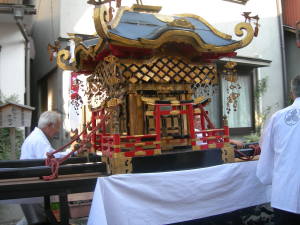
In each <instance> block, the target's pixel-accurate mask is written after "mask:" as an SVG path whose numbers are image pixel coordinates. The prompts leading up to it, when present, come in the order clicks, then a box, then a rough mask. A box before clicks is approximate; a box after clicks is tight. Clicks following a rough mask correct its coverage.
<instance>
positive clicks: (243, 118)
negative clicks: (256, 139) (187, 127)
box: [206, 65, 255, 135]
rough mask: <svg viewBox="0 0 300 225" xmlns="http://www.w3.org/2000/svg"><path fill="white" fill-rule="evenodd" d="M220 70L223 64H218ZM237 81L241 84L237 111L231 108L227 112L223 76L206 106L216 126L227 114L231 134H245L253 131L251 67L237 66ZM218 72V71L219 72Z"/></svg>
mask: <svg viewBox="0 0 300 225" xmlns="http://www.w3.org/2000/svg"><path fill="white" fill-rule="evenodd" d="M218 67H219V68H220V70H222V68H223V65H218ZM237 71H238V83H239V84H240V86H241V89H240V90H239V94H240V96H239V98H238V104H237V111H234V110H233V107H232V106H231V111H230V113H229V114H227V111H226V103H227V96H228V94H227V86H228V83H227V81H225V80H224V79H223V78H221V79H220V84H219V90H218V93H216V94H215V95H214V96H212V97H211V98H212V101H211V103H210V104H209V105H208V106H207V107H206V110H207V111H208V113H209V118H210V119H211V121H212V122H213V124H214V125H215V126H216V127H221V126H222V118H223V116H224V115H226V116H227V119H228V124H229V127H230V134H231V135H246V134H250V133H251V132H253V131H254V109H255V107H254V91H253V88H254V85H253V83H254V80H253V67H247V66H238V67H237ZM219 73H220V72H219Z"/></svg>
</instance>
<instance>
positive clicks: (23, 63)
mask: <svg viewBox="0 0 300 225" xmlns="http://www.w3.org/2000/svg"><path fill="white" fill-rule="evenodd" d="M35 13H36V9H35V6H34V2H33V1H21V0H19V1H16V0H15V1H0V31H1V32H0V91H1V96H2V98H4V97H9V96H16V97H17V98H18V100H19V103H21V104H27V105H30V60H31V59H32V58H33V57H34V46H33V42H32V39H31V37H30V31H31V27H32V22H33V18H32V17H33V15H34V14H35Z"/></svg>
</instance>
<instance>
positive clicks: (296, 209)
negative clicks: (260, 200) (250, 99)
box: [257, 75, 300, 225]
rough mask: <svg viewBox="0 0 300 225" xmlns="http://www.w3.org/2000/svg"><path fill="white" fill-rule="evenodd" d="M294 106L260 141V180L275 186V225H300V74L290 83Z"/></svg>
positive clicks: (280, 114) (282, 112) (271, 124)
mask: <svg viewBox="0 0 300 225" xmlns="http://www.w3.org/2000/svg"><path fill="white" fill-rule="evenodd" d="M291 92H292V95H293V98H294V103H293V104H292V105H290V106H288V107H286V108H284V109H282V110H279V111H278V112H276V113H275V114H274V115H273V116H272V117H271V118H270V121H269V123H268V125H267V127H266V129H265V130H264V133H263V135H262V138H261V141H260V147H261V150H262V151H261V155H260V159H259V161H258V166H257V177H258V178H259V179H260V181H261V182H262V183H264V184H272V194H271V206H272V207H273V208H274V213H275V224H284V225H292V224H298V225H299V224H300V75H298V76H296V77H295V78H294V79H293V80H292V82H291Z"/></svg>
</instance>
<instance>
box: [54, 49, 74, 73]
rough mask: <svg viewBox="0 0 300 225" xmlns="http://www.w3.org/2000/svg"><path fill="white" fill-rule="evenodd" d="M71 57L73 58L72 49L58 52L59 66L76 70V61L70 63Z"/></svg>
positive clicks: (57, 60)
mask: <svg viewBox="0 0 300 225" xmlns="http://www.w3.org/2000/svg"><path fill="white" fill-rule="evenodd" d="M70 59H71V53H70V51H68V50H66V49H63V50H60V51H59V52H58V54H57V58H56V63H57V65H58V66H59V68H61V69H63V70H72V71H76V63H75V62H72V63H69V60H70Z"/></svg>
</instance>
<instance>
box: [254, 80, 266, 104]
mask: <svg viewBox="0 0 300 225" xmlns="http://www.w3.org/2000/svg"><path fill="white" fill-rule="evenodd" d="M267 88H268V77H265V78H262V79H261V80H259V81H258V82H257V86H256V89H255V92H254V98H255V102H256V103H257V104H258V102H259V98H260V97H262V96H263V95H264V94H265V93H266V91H267Z"/></svg>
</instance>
